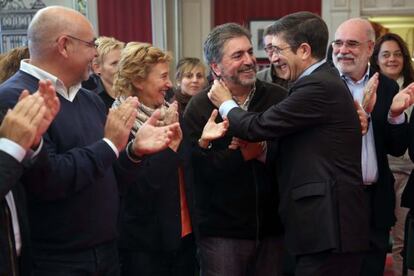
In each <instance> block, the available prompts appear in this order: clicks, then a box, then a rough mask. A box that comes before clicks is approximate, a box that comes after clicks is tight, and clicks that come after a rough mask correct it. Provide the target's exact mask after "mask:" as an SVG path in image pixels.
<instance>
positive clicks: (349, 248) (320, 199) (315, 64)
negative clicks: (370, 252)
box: [209, 12, 369, 276]
mask: <svg viewBox="0 0 414 276" xmlns="http://www.w3.org/2000/svg"><path fill="white" fill-rule="evenodd" d="M274 24H275V26H274V27H275V32H274V37H273V40H272V45H273V47H275V52H274V53H273V56H274V57H275V60H276V61H277V62H283V63H285V64H287V65H288V66H289V69H290V78H289V79H290V81H292V86H291V88H290V90H289V95H288V96H287V98H286V99H285V100H283V101H282V102H280V103H279V104H276V105H273V106H271V107H270V108H269V109H268V110H266V111H265V112H263V113H251V112H245V111H243V110H242V109H241V108H238V107H237V105H235V104H234V102H233V101H232V100H231V94H230V92H229V90H231V87H226V86H225V84H223V83H220V82H217V81H216V82H215V84H214V85H213V87H212V89H211V90H210V92H209V98H210V99H211V100H212V101H213V103H214V104H215V105H216V106H220V114H221V115H222V116H226V117H227V118H228V120H229V124H230V127H229V131H230V132H232V133H234V135H238V136H240V137H241V138H243V139H248V140H251V141H256V140H263V139H265V140H267V139H275V138H278V139H279V142H280V144H279V149H280V150H279V153H278V154H279V158H278V163H277V165H278V167H277V174H278V183H279V192H280V206H279V214H280V215H281V218H282V222H283V224H284V227H285V243H286V247H287V249H288V251H289V252H290V253H291V254H293V255H295V257H296V261H297V265H296V271H295V275H298V276H301V275H344V276H345V275H346V276H350V275H352V276H357V275H358V273H359V267H360V261H361V253H360V252H362V251H363V250H366V249H367V248H368V232H369V225H368V224H369V212H368V208H369V207H368V201H367V199H366V194H365V193H364V191H363V187H362V176H361V159H360V147H361V128H360V123H359V120H358V116H357V113H356V111H355V107H354V103H353V100H352V97H351V95H350V94H349V91H348V89H347V88H346V86H345V84H344V83H343V81H342V80H341V79H340V77H339V75H338V73H337V71H336V70H335V69H334V68H332V66H330V65H329V64H328V63H326V62H325V61H324V58H325V54H326V45H327V44H328V28H327V26H326V24H325V22H323V20H322V19H321V18H320V17H319V16H317V15H315V14H312V13H309V12H299V13H294V14H290V15H287V16H285V17H283V18H281V19H279V20H278V21H276V22H275V23H274Z"/></svg>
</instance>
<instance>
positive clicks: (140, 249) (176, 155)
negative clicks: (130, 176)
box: [113, 42, 228, 276]
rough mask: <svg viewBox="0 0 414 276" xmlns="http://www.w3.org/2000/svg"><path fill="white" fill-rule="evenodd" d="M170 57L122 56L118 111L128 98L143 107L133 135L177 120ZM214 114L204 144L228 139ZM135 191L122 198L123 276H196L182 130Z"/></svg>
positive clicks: (152, 52)
mask: <svg viewBox="0 0 414 276" xmlns="http://www.w3.org/2000/svg"><path fill="white" fill-rule="evenodd" d="M171 59H172V58H171V56H170V55H169V54H168V53H166V52H164V51H162V50H161V49H159V48H156V47H154V46H152V45H150V44H145V43H137V42H131V43H128V44H127V46H126V47H125V49H124V50H123V51H122V53H121V59H120V62H119V67H118V71H117V73H116V74H115V80H114V87H113V89H114V91H117V93H118V95H119V96H118V97H117V99H116V100H115V102H114V107H116V106H118V105H119V104H120V103H122V102H123V101H124V100H125V99H126V98H127V97H128V96H136V97H138V99H139V101H140V105H139V107H138V110H137V111H138V114H137V116H136V121H135V124H134V126H133V129H132V134H133V135H134V134H135V133H136V131H137V130H138V129H139V128H140V127H141V125H142V124H143V123H144V122H145V121H146V120H147V119H148V118H149V116H151V114H152V113H153V112H155V110H157V109H160V110H161V113H162V116H161V118H160V121H159V124H161V125H166V124H170V123H172V122H175V121H177V120H178V113H177V103H173V104H171V105H169V104H168V103H167V102H166V101H165V100H164V97H165V93H166V92H167V90H168V89H170V88H171V87H172V83H171V80H170V78H169V63H170V61H171ZM215 116H217V111H215V112H214V113H213V114H212V116H211V117H210V120H209V122H208V123H207V125H206V126H205V128H204V132H203V135H204V137H202V138H203V139H207V140H208V139H210V140H213V139H215V138H218V137H220V136H221V135H223V134H224V132H225V130H226V129H227V126H228V123H227V121H225V122H224V123H221V124H215V123H214V119H215ZM141 162H142V165H141V166H140V168H139V170H140V171H139V177H138V178H137V181H136V183H135V184H134V185H131V186H129V187H127V188H126V190H125V191H124V193H122V198H121V202H122V208H121V214H120V241H119V243H120V257H121V270H122V274H123V275H140V276H150V275H151V276H153V275H166V276H167V275H168V276H169V275H171V276H172V275H176V276H192V275H194V272H195V264H196V259H195V253H196V246H195V238H194V231H195V230H196V229H195V223H194V212H193V211H194V210H193V196H192V182H193V170H192V167H191V163H192V162H191V146H190V145H189V144H188V143H187V142H186V140H185V139H183V134H182V132H181V130H180V129H179V130H178V131H177V132H176V133H175V135H174V137H173V138H172V141H171V143H170V145H169V147H168V148H167V149H166V150H164V151H162V152H159V153H157V154H154V155H151V156H146V157H145V158H144V159H143V160H142V161H141Z"/></svg>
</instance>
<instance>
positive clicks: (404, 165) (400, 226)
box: [371, 33, 414, 276]
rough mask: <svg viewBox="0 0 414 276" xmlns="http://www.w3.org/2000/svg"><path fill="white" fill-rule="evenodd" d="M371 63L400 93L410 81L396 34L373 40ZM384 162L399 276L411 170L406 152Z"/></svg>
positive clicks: (404, 53) (408, 63) (410, 71)
mask: <svg viewBox="0 0 414 276" xmlns="http://www.w3.org/2000/svg"><path fill="white" fill-rule="evenodd" d="M371 64H372V66H373V67H374V69H375V71H379V72H381V73H382V74H384V75H385V76H387V77H389V78H390V79H393V80H395V81H396V82H397V83H398V86H399V87H400V90H401V89H403V88H405V87H407V85H409V84H410V83H411V82H413V81H414V69H413V65H412V62H411V57H410V53H409V51H408V47H407V44H406V43H405V42H404V40H403V39H402V38H401V37H400V36H399V35H397V34H394V33H388V34H385V35H384V36H382V37H380V38H379V39H378V40H377V41H376V43H375V47H374V52H373V55H372V57H371ZM412 108H413V107H412V106H410V107H409V108H407V109H406V111H405V113H407V116H408V118H409V117H410V114H411V112H412ZM388 162H389V165H390V169H391V171H392V173H393V175H394V178H395V182H394V190H395V216H396V218H397V221H396V222H395V225H394V227H393V228H392V230H391V236H392V241H393V245H392V257H393V270H394V275H395V276H400V275H402V267H403V257H402V255H401V251H402V249H403V245H404V226H405V221H406V216H407V213H408V208H405V207H401V195H402V193H403V191H404V188H405V186H406V184H407V181H408V177H409V175H410V173H411V170H412V169H413V168H414V164H413V163H412V162H411V160H410V157H409V156H408V151H407V152H406V153H405V154H404V155H403V156H401V157H394V156H391V155H388Z"/></svg>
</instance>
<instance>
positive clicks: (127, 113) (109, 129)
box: [104, 97, 139, 152]
mask: <svg viewBox="0 0 414 276" xmlns="http://www.w3.org/2000/svg"><path fill="white" fill-rule="evenodd" d="M138 105H139V102H138V99H137V98H136V97H128V98H127V99H126V100H125V101H124V102H123V103H122V104H120V105H119V106H118V107H117V108H111V109H109V112H108V116H107V118H106V123H105V131H104V136H105V138H107V139H109V140H111V142H112V143H113V144H114V145H115V147H116V148H117V149H118V151H119V152H121V151H122V150H123V149H124V148H125V146H126V144H127V142H128V138H129V134H130V132H131V128H132V126H133V124H134V121H135V118H136V116H137V107H138Z"/></svg>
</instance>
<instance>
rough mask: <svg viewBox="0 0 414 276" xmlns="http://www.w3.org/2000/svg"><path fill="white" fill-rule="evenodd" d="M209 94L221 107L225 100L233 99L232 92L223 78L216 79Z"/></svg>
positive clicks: (215, 103) (214, 102) (212, 100)
mask: <svg viewBox="0 0 414 276" xmlns="http://www.w3.org/2000/svg"><path fill="white" fill-rule="evenodd" d="M207 95H208V98H209V99H210V101H211V102H212V103H213V104H214V105H215V106H216V107H220V105H221V104H222V103H223V102H225V101H227V100H231V99H232V96H231V92H230V90H229V88H228V87H227V86H226V84H225V83H224V81H223V80H214V83H213V85H212V86H211V88H210V91H209V92H208V94H207Z"/></svg>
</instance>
